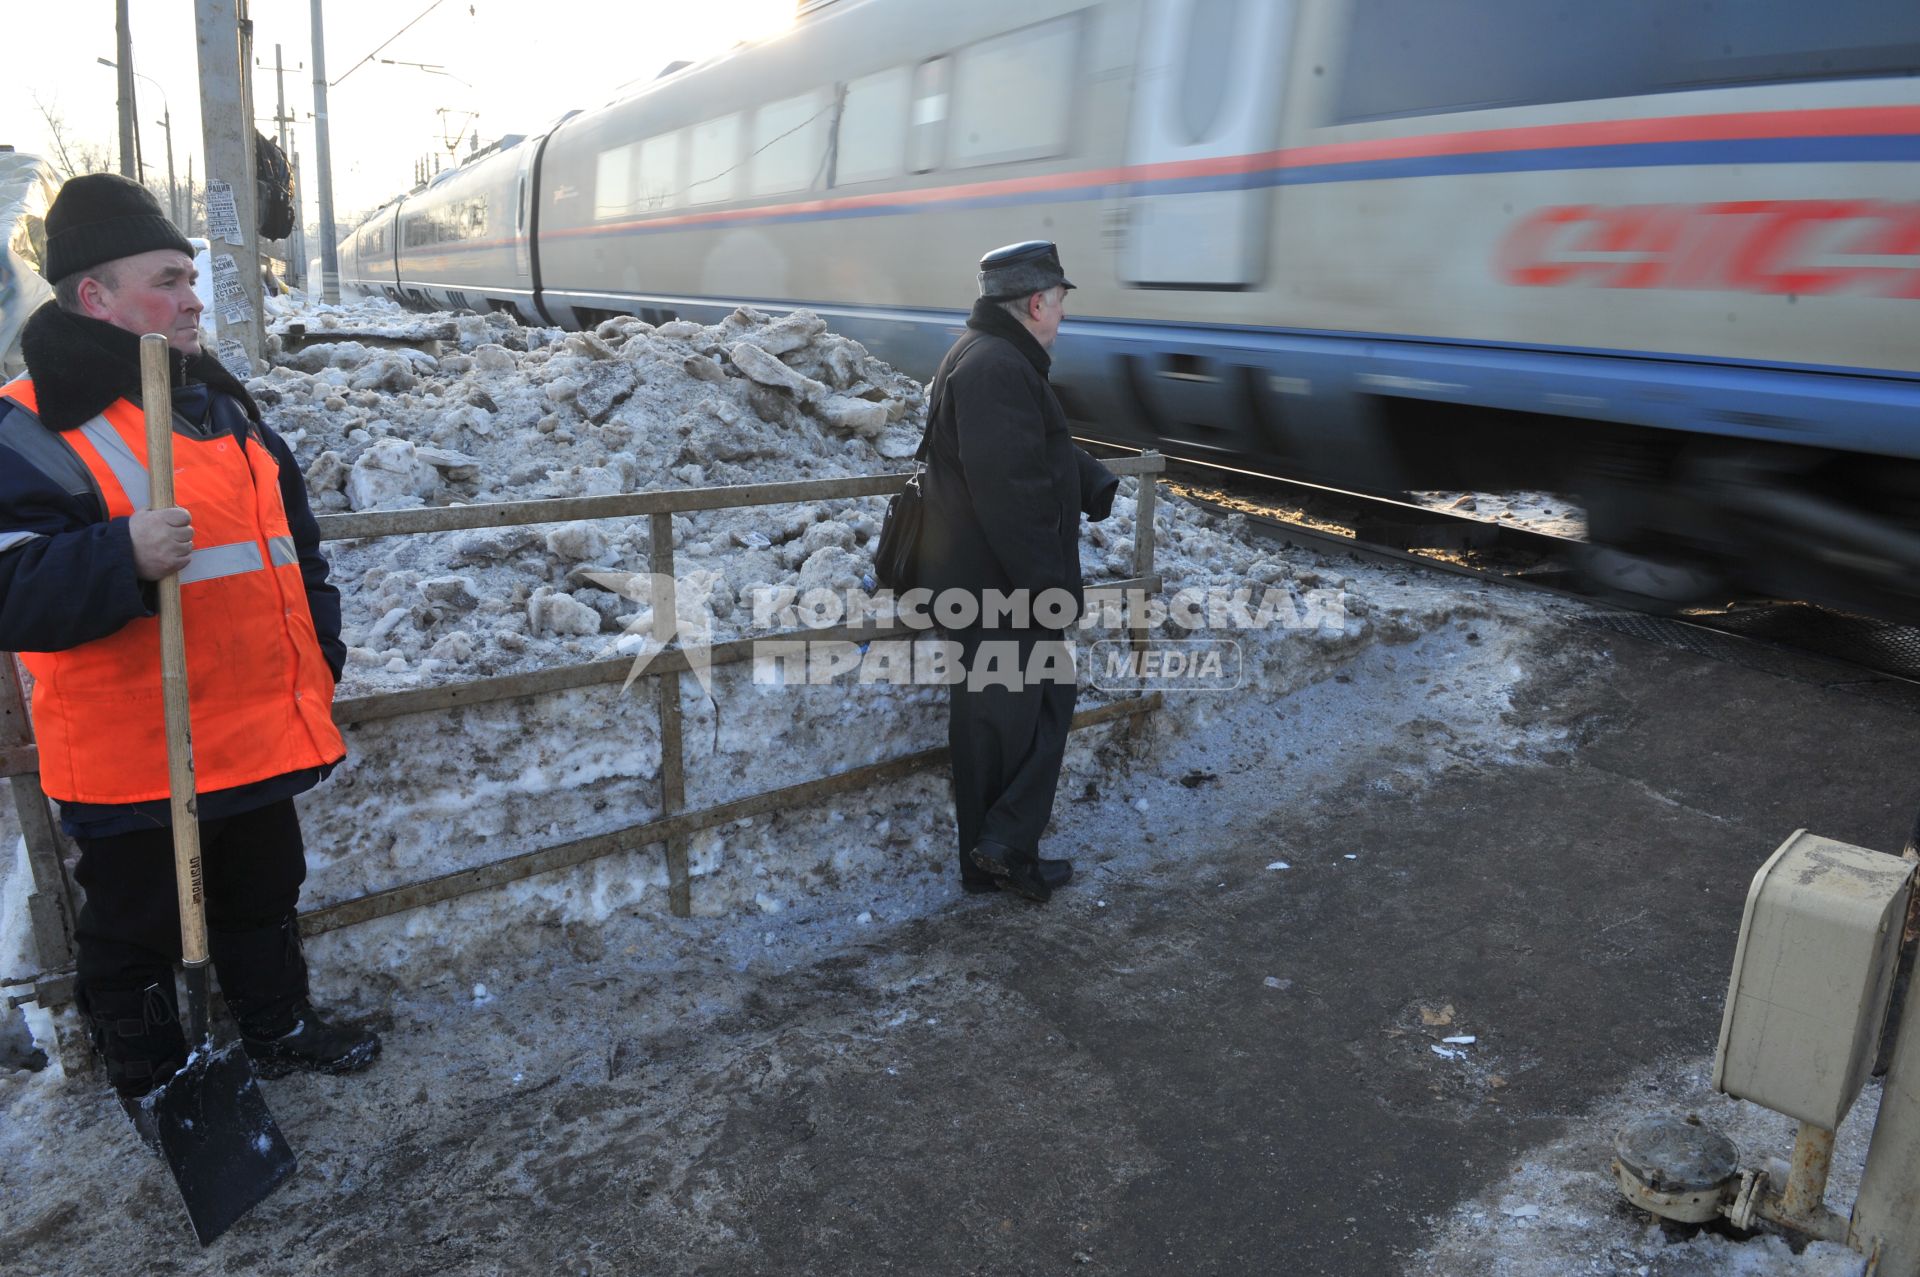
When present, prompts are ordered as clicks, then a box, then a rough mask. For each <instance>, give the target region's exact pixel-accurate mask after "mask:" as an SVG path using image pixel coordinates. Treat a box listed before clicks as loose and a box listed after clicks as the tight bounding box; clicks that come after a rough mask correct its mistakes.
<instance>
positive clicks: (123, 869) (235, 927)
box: [74, 798, 307, 1008]
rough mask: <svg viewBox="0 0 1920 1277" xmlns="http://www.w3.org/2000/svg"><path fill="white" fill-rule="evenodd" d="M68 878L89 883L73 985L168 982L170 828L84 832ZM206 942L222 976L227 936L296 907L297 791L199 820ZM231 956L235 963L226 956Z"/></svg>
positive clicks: (172, 916) (303, 864)
mask: <svg viewBox="0 0 1920 1277" xmlns="http://www.w3.org/2000/svg"><path fill="white" fill-rule="evenodd" d="M78 842H79V844H80V863H79V864H78V865H77V866H76V867H75V869H74V878H75V879H76V880H78V882H79V883H80V887H81V890H83V891H85V892H86V900H85V902H84V903H83V904H82V905H81V906H80V918H79V926H78V930H77V935H76V940H77V941H78V944H77V948H78V950H79V953H78V962H77V968H78V969H77V972H76V977H77V978H76V980H75V986H76V987H75V995H76V997H77V998H78V999H79V1001H80V1005H81V1006H82V1007H83V1008H84V1007H86V1006H87V1004H88V1003H87V995H88V993H89V992H90V991H91V990H94V989H101V990H108V989H114V990H121V989H142V988H145V987H146V986H147V985H149V984H155V983H160V984H164V985H165V986H166V987H168V988H171V987H172V982H173V976H172V970H173V964H174V963H175V962H177V961H179V958H180V913H179V902H178V898H177V897H176V895H175V893H174V882H173V830H172V829H171V828H164V829H143V830H140V831H138V832H136V833H131V834H118V835H115V836H114V837H110V838H81V839H79V840H78ZM200 859H201V870H202V873H203V875H204V880H205V883H206V908H207V932H208V937H207V940H208V947H209V948H210V949H211V950H212V953H213V960H214V966H215V970H216V972H218V973H219V975H220V977H221V980H220V983H221V986H222V988H223V989H225V990H226V991H227V992H228V993H229V994H231V993H232V992H233V990H232V988H231V987H230V986H231V985H232V984H233V983H235V981H234V980H232V979H230V978H229V976H230V974H235V973H230V972H227V971H220V970H219V968H220V965H221V955H222V949H223V948H225V947H227V945H226V944H225V943H224V942H225V941H226V940H227V938H229V937H235V936H248V935H255V934H258V933H262V932H266V931H268V930H270V929H274V928H278V927H280V926H282V925H283V923H284V922H285V921H286V920H287V919H288V918H290V917H291V916H292V914H293V912H294V907H295V906H296V905H297V904H298V903H299V900H300V884H301V883H302V882H304V881H305V880H306V876H307V858H306V846H305V844H304V843H302V842H301V840H300V818H299V816H298V814H297V813H296V812H295V811H294V806H293V799H291V798H283V799H281V800H280V801H279V802H275V803H269V804H268V805H267V806H265V807H260V808H257V809H255V810H253V811H247V812H241V813H240V814H239V815H236V816H228V817H226V818H224V819H221V820H209V821H203V822H202V823H201V825H200ZM230 965H231V964H230Z"/></svg>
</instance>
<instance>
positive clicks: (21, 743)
mask: <svg viewBox="0 0 1920 1277" xmlns="http://www.w3.org/2000/svg"><path fill="white" fill-rule="evenodd" d="M0 665H4V666H5V669H4V670H0V747H3V748H5V750H6V751H7V752H8V753H9V754H12V755H14V756H16V757H24V756H25V755H26V754H27V751H29V750H30V749H31V748H32V746H33V727H32V725H31V724H30V723H29V722H28V719H27V697H26V691H25V689H24V688H22V687H21V685H20V669H19V666H18V665H17V664H16V663H15V661H14V658H13V654H12V653H11V652H8V653H3V654H0ZM8 783H9V784H10V785H11V786H12V788H13V805H14V809H15V810H16V811H17V812H18V813H19V816H20V834H21V836H22V837H23V838H24V839H25V840H26V844H27V867H28V870H29V872H31V873H32V875H33V893H32V894H31V895H29V896H28V897H27V918H28V922H29V923H30V924H31V925H32V927H33V943H34V949H35V952H34V960H35V961H36V962H38V963H39V964H40V970H41V971H42V972H48V973H51V972H56V971H67V970H71V969H72V967H73V924H74V908H73V893H72V891H71V890H70V889H69V887H68V883H67V870H66V865H65V863H64V859H63V857H62V855H61V843H60V834H59V831H58V830H57V829H56V827H55V826H54V823H53V811H52V809H51V808H49V807H48V805H47V796H46V794H44V793H43V792H41V789H40V773H39V767H38V765H37V763H36V764H35V765H34V766H33V767H32V768H31V769H30V770H28V769H22V770H19V771H16V772H15V773H14V774H13V775H12V776H11V777H9V781H8ZM8 854H11V853H8Z"/></svg>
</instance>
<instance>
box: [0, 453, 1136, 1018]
mask: <svg viewBox="0 0 1920 1277" xmlns="http://www.w3.org/2000/svg"><path fill="white" fill-rule="evenodd" d="M1104 464H1105V465H1106V466H1107V468H1108V469H1109V470H1111V471H1112V472H1113V473H1115V474H1117V475H1139V476H1142V477H1143V480H1144V481H1143V482H1142V483H1141V485H1140V491H1139V497H1138V505H1137V510H1136V523H1137V525H1138V526H1136V529H1135V536H1134V562H1133V570H1134V575H1133V576H1131V577H1129V578H1127V579H1125V580H1119V581H1108V582H1101V583H1098V584H1096V585H1092V586H1089V587H1087V593H1088V594H1089V595H1098V594H1103V593H1111V592H1121V591H1131V590H1139V591H1144V592H1147V593H1154V594H1157V593H1158V592H1159V591H1160V589H1161V586H1162V581H1161V579H1160V577H1159V576H1157V575H1156V574H1155V573H1154V571H1153V558H1154V538H1153V513H1154V509H1155V500H1154V498H1155V492H1154V485H1153V483H1152V482H1151V480H1150V479H1146V478H1145V477H1146V476H1151V475H1156V474H1160V473H1162V472H1164V470H1165V469H1166V463H1165V459H1164V458H1163V457H1162V456H1161V455H1160V454H1158V453H1156V452H1146V453H1142V454H1141V455H1140V456H1137V457H1125V458H1119V459H1114V460H1109V461H1106V462H1105V463H1104ZM909 477H911V476H910V474H908V473H904V472H903V473H895V474H878V475H861V476H855V477H852V478H838V479H805V480H795V481H791V482H782V483H756V484H742V485H735V486H725V487H711V488H685V489H677V490H676V489H656V490H651V491H647V492H631V493H618V494H614V495H609V496H596V497H559V498H554V499H551V500H540V501H502V502H489V503H486V504H482V505H464V506H463V505H453V506H432V507H428V508H424V509H414V510H377V511H367V512H364V513H355V514H328V515H321V516H319V517H318V518H317V520H316V522H317V523H318V524H319V526H320V536H321V539H322V540H327V541H343V540H365V539H371V538H378V537H390V536H416V535H421V534H425V533H435V532H458V531H465V530H469V529H476V528H499V527H513V526H521V525H526V524H534V523H560V522H573V521H576V520H584V519H614V518H641V517H644V518H647V519H648V520H649V521H650V523H651V532H652V536H651V546H650V551H649V560H650V561H649V570H650V571H651V572H652V573H653V574H654V575H656V576H659V577H664V578H666V579H667V580H668V581H671V580H672V579H673V575H674V573H673V559H674V554H673V526H672V519H673V516H674V515H675V514H691V513H697V512H700V511H706V510H724V509H736V508H746V507H755V506H770V505H784V504H792V503H797V502H803V501H830V500H842V499H848V498H857V497H884V496H891V495H893V494H894V493H896V492H898V491H899V490H900V488H901V485H902V484H903V483H904V482H905V481H906V480H907V479H908V478H909ZM670 588H671V587H669V589H670ZM654 616H655V623H656V625H660V626H666V627H669V632H667V633H656V635H655V637H656V638H658V639H660V640H661V641H662V642H667V641H669V640H670V639H671V638H672V634H671V632H670V626H671V624H672V621H673V618H674V607H673V599H672V598H671V597H668V598H666V599H664V600H654ZM1128 629H1129V632H1130V633H1131V634H1132V635H1133V636H1134V641H1135V642H1136V643H1137V642H1140V641H1142V639H1143V637H1144V629H1143V628H1142V626H1141V623H1140V619H1139V617H1138V616H1137V615H1136V614H1134V612H1133V609H1132V608H1131V606H1130V605H1129V623H1128ZM918 633H920V631H916V630H914V629H912V628H910V627H907V626H905V625H903V624H899V623H895V624H892V625H883V624H879V623H875V622H869V623H865V624H861V625H839V626H834V627H831V628H827V629H819V630H783V631H779V632H775V633H770V634H764V635H753V636H744V637H738V638H733V639H729V640H727V641H726V642H723V643H716V644H713V645H711V646H710V647H707V648H706V649H705V650H704V651H703V652H702V653H701V656H702V659H703V660H704V662H705V663H706V664H708V665H725V664H731V663H735V662H738V661H742V660H747V659H750V658H751V657H752V655H753V653H754V648H755V645H757V644H759V643H762V642H782V641H792V640H797V639H804V640H813V641H835V640H841V641H851V642H866V641H869V640H874V639H883V638H911V637H914V636H915V635H916V634H918ZM633 666H634V658H632V657H628V656H620V657H612V658H607V659H603V660H596V661H587V662H582V663H578V664H573V665H567V666H562V667H559V668H555V669H544V670H531V671H526V672H522V673H517V674H504V675H498V676H493V677H487V678H476V679H465V680H461V681H458V682H452V683H445V684H441V685H438V686H434V687H422V688H413V689H410V690H407V691H403V692H378V693H373V694H370V695H366V696H352V697H346V698H344V699H342V700H338V701H336V702H335V703H334V706H333V717H334V720H335V721H336V722H339V723H343V724H346V723H366V722H375V721H378V720H381V719H391V718H399V717H403V716H405V715H409V714H422V713H432V712H437V711H444V710H449V709H455V708H459V707H462V706H467V705H484V704H488V703H491V702H495V701H501V700H508V699H513V698H516V697H528V696H541V695H548V694H552V693H556V692H562V691H569V690H573V689H576V688H583V687H596V686H601V685H604V684H607V683H617V682H623V681H625V680H626V679H627V678H628V677H629V675H630V673H631V671H632V670H633ZM693 668H694V665H693V662H692V661H691V660H690V658H689V655H688V652H687V650H686V649H684V648H682V647H679V646H677V645H669V646H667V647H665V648H663V649H662V650H660V651H658V652H656V653H654V654H653V656H652V657H651V658H650V659H649V660H648V662H647V667H646V670H645V671H644V673H643V675H642V677H644V678H647V679H651V680H653V681H654V686H655V691H656V700H657V708H658V712H659V715H660V719H661V763H660V804H659V806H660V815H659V816H658V817H657V818H655V819H653V820H649V821H646V822H643V823H641V824H637V825H632V826H629V827H627V828H624V829H617V830H613V831H610V832H608V833H603V834H595V835H593V836H591V837H587V838H580V839H574V840H572V841H570V842H565V843H560V844H557V845H555V846H552V847H545V848H540V849H538V850H535V851H530V852H524V853H521V854H519V855H515V856H508V857H506V858H504V859H502V860H496V861H492V862H490V863H487V864H484V865H477V866H473V867H471V868H467V869H461V870H456V871H454V872H452V873H447V874H442V875H439V876H437V877H434V878H429V879H425V880H423V881H420V882H414V883H408V884H404V885H401V886H397V887H389V888H385V889H383V890H380V891H374V892H370V893H368V894H366V895H362V896H357V897H354V898H352V899H349V900H341V901H337V902H335V903H333V904H329V905H324V906H322V907H320V908H317V909H313V910H311V911H308V912H304V913H302V914H301V916H300V926H301V930H302V932H303V933H304V934H307V935H319V934H322V933H324V932H327V931H334V930H338V929H339V928H341V927H346V926H351V925H353V924H355V923H360V922H368V921H372V920H373V919H376V918H385V917H390V916H392V915H393V914H396V913H401V912H404V911H406V910H409V909H417V908H421V907H424V906H426V905H430V904H436V903H441V902H444V901H448V900H453V899H456V898H458V897H461V896H465V895H471V894H473V893H474V892H478V891H485V890H489V889H491V888H494V887H499V886H504V885H505V884H507V883H511V882H517V881H520V880H522V879H525V878H530V877H532V876H534V875H535V874H542V873H550V872H552V871H554V870H557V869H566V868H571V867H575V866H578V865H582V864H586V863H588V862H590V861H593V860H596V859H599V858H601V857H603V856H608V855H612V854H614V853H616V852H621V851H634V850H639V849H642V848H645V847H647V846H651V845H654V844H664V845H665V846H666V849H667V876H668V893H669V901H670V907H671V909H672V912H673V913H674V914H675V915H676V916H679V917H686V916H688V914H689V913H690V912H691V900H690V890H691V883H690V874H689V871H688V865H687V841H688V839H689V838H690V837H691V836H692V835H693V834H696V833H699V832H700V831H701V830H704V829H710V828H714V827H716V826H719V825H723V824H726V823H728V822H729V821H735V820H741V819H744V818H746V817H748V816H759V815H763V814H766V813H768V812H774V811H781V810H786V809H789V808H791V807H794V806H798V805H802V804H805V803H810V802H815V801H818V800H819V799H822V798H827V797H831V796H833V795H835V794H841V793H847V792H851V791H853V790H857V789H862V788H866V787H869V786H872V785H877V784H884V783H887V782H890V781H893V780H898V779H901V778H903V777H906V776H909V775H912V774H913V773H915V772H918V771H921V770H924V769H925V768H928V767H931V766H934V765H936V764H938V763H940V762H942V761H944V760H945V759H946V758H947V750H946V749H945V747H940V748H935V749H926V750H921V751H919V752H917V753H913V754H908V755H904V756H902V757H899V758H893V759H887V760H884V761H882V762H878V763H873V764H869V765H867V766H864V767H856V768H853V769H851V770H849V771H845V772H839V773H836V774H834V775H831V776H825V777H821V778H819V779H816V780H810V781H804V782H801V783H800V784H796V785H789V786H786V787H783V788H781V789H776V790H770V791H766V792H763V793H759V794H751V795H748V796H746V797H742V798H736V799H732V800H730V801H728V802H724V803H719V804H716V805H714V806H711V807H706V808H700V809H697V810H691V811H689V810H684V808H685V804H686V793H685V788H686V770H685V769H686V762H685V758H684V755H683V751H682V749H681V741H680V733H679V717H680V676H681V675H682V674H684V673H686V672H688V671H690V670H691V669H693ZM1160 706H1161V697H1160V694H1159V693H1157V692H1156V693H1153V694H1151V695H1147V696H1140V697H1133V698H1129V699H1126V700H1120V701H1113V702H1110V703H1108V704H1105V705H1100V706H1096V707H1094V708H1092V709H1087V710H1082V711H1080V712H1079V713H1077V714H1075V715H1074V717H1073V723H1072V727H1073V728H1074V729H1075V730H1078V729H1080V728H1084V727H1092V726H1095V725H1098V724H1101V723H1111V722H1121V721H1129V722H1138V721H1140V719H1141V718H1142V717H1143V716H1145V715H1147V714H1150V713H1152V712H1153V711H1154V710H1156V709H1158V708H1160ZM38 764H39V756H38V751H37V749H36V747H35V746H34V744H33V742H32V739H31V731H30V730H29V728H28V726H27V719H26V714H25V696H24V692H23V690H22V685H21V681H20V676H19V671H18V669H17V667H16V666H15V664H14V663H13V662H12V661H11V660H8V661H7V662H6V677H5V678H4V679H0V776H5V777H10V778H11V781H10V783H11V784H12V785H13V787H14V801H15V806H16V808H17V809H18V810H19V812H20V819H21V825H22V829H23V831H24V833H25V836H26V839H27V845H28V860H29V864H30V866H31V868H32V870H33V874H34V888H35V892H34V895H33V896H32V897H31V898H30V899H29V905H30V914H31V918H30V921H31V923H32V926H33V934H34V939H35V943H36V947H37V950H38V959H39V962H40V964H41V970H40V971H39V972H38V973H35V974H33V975H31V976H23V977H19V978H12V979H8V980H7V982H6V983H7V984H8V985H10V986H13V987H20V986H26V985H30V986H31V991H30V992H29V993H27V994H24V995H16V996H12V997H9V998H8V1002H9V1004H10V1005H13V1006H19V1005H21V1004H22V1003H26V1002H34V1003H37V1004H39V1005H41V1006H47V1007H54V1006H60V1005H63V1004H65V1003H67V1002H69V1001H71V1000H72V996H73V975H72V967H73V939H72V937H73V926H74V918H75V911H74V906H73V901H74V895H75V893H74V890H73V885H72V883H71V882H70V881H69V880H68V875H67V873H66V871H65V865H64V863H63V861H64V856H63V854H62V851H63V846H62V840H61V838H60V835H59V833H58V829H57V826H55V824H54V823H53V819H52V811H51V807H50V806H49V804H48V800H47V798H46V795H45V794H44V793H43V792H42V791H41V789H40V784H39V774H38Z"/></svg>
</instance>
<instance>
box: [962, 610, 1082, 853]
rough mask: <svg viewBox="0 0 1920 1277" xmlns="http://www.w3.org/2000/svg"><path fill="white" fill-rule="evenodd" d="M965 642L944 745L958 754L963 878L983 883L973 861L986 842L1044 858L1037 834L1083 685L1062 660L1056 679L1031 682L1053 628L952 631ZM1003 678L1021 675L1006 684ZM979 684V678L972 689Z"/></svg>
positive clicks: (1053, 639) (1048, 811) (1054, 635)
mask: <svg viewBox="0 0 1920 1277" xmlns="http://www.w3.org/2000/svg"><path fill="white" fill-rule="evenodd" d="M947 637H948V638H949V639H950V640H952V641H953V642H955V643H957V644H959V645H960V656H961V664H962V665H963V666H964V667H965V668H966V670H967V678H966V679H965V680H964V681H962V682H957V683H952V684H949V685H948V688H947V693H948V701H947V745H948V748H949V749H950V750H951V752H952V754H953V808H954V815H955V818H956V824H957V825H958V827H959V835H960V839H959V842H960V876H961V878H962V879H964V880H966V881H969V882H978V881H983V880H985V879H986V878H987V874H986V872H985V871H984V870H982V869H981V868H980V867H979V866H977V865H975V864H974V863H973V857H972V854H971V853H972V851H973V849H974V847H975V845H977V844H978V843H979V842H980V841H981V840H982V839H987V840H990V841H992V842H997V843H999V844H1001V845H1002V846H1005V847H1010V848H1012V849H1013V850H1014V851H1015V852H1017V853H1020V854H1021V855H1025V856H1029V857H1032V856H1038V855H1039V849H1040V836H1041V835H1042V834H1043V833H1045V832H1046V829H1047V822H1048V821H1049V820H1051V819H1052V818H1053V793H1054V789H1055V788H1056V787H1057V786H1058V785H1059V783H1060V762H1061V759H1062V758H1064V757H1065V755H1066V752H1067V732H1068V730H1069V729H1070V728H1071V727H1072V726H1073V702H1074V698H1075V696H1076V694H1077V693H1078V690H1079V689H1078V688H1077V687H1076V686H1075V685H1074V680H1073V675H1072V671H1071V669H1070V668H1069V667H1067V666H1066V664H1065V661H1064V658H1062V659H1061V660H1060V661H1059V662H1057V663H1056V669H1058V670H1060V671H1063V673H1062V676H1061V678H1060V679H1059V680H1058V681H1039V682H1029V681H1028V680H1027V679H1026V678H1025V677H1024V674H1025V672H1026V671H1028V670H1031V669H1033V668H1035V664H1036V663H1035V660H1034V650H1035V648H1036V647H1038V646H1039V645H1040V644H1042V643H1061V642H1062V641H1063V636H1062V635H1061V633H1060V632H1059V631H1057V630H1041V629H1022V630H1014V629H985V628H981V627H978V626H976V627H974V628H971V629H965V630H953V631H950V632H949V633H948V635H947ZM1001 675H1007V676H1010V677H1013V678H1015V679H1017V681H1018V683H1019V685H1018V686H1017V687H1009V686H1006V685H1005V684H1004V683H1003V682H1002V681H1001V677H1000V676H1001ZM976 679H978V680H979V682H977V683H976Z"/></svg>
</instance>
